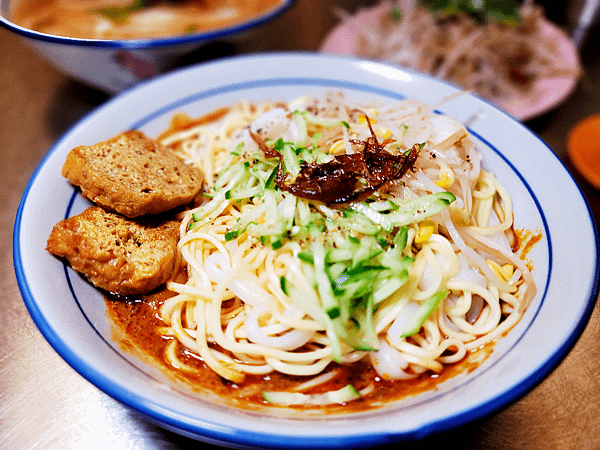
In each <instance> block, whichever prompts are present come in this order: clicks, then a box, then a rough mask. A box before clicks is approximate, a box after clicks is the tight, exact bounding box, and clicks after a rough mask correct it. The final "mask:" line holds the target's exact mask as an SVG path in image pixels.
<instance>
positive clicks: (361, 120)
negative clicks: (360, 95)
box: [358, 110, 377, 125]
mask: <svg viewBox="0 0 600 450" xmlns="http://www.w3.org/2000/svg"><path fill="white" fill-rule="evenodd" d="M367 115H368V116H369V122H371V125H373V124H374V123H375V119H373V116H376V115H377V110H370V111H369V112H368V113H367ZM358 123H359V124H361V125H366V124H367V116H365V115H364V114H362V113H360V114H359V115H358Z"/></svg>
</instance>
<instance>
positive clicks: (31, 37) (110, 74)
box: [0, 0, 294, 94]
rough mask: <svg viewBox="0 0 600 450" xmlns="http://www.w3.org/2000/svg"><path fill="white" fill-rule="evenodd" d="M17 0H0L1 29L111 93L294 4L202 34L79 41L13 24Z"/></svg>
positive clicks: (239, 33) (285, 2) (287, 1)
mask: <svg viewBox="0 0 600 450" xmlns="http://www.w3.org/2000/svg"><path fill="white" fill-rule="evenodd" d="M15 1H16V0H0V26H4V27H5V28H7V29H8V30H10V31H12V32H14V33H16V34H18V35H20V36H21V37H22V38H23V39H24V40H25V42H26V43H27V44H28V45H29V46H30V47H31V48H32V49H34V50H35V51H36V52H37V53H38V54H39V55H40V56H42V57H43V58H45V59H46V60H47V61H48V62H50V63H51V64H53V65H54V66H56V67H57V68H58V69H60V70H61V71H62V72H64V73H66V74H67V75H69V76H71V77H73V78H76V79H78V80H80V81H82V82H84V83H86V84H88V85H90V86H93V87H95V88H98V89H101V90H103V91H105V92H108V93H110V94H114V93H117V92H120V91H122V90H123V89H126V88H128V87H130V86H133V85H134V84H136V83H139V82H140V81H143V80H147V79H149V78H152V77H154V76H156V75H159V74H161V73H164V72H166V71H168V70H170V69H171V67H172V66H173V65H174V64H176V63H177V61H178V59H179V58H181V57H182V56H185V55H186V54H189V53H191V52H193V51H195V50H197V49H199V48H200V47H202V46H203V45H205V44H208V43H209V42H212V41H216V40H235V39H239V38H240V37H242V36H243V35H244V34H245V33H247V32H249V31H250V30H252V29H254V28H256V27H258V26H260V25H262V24H265V23H267V22H269V21H272V20H275V19H276V18H278V17H279V16H280V15H281V14H283V13H284V12H285V11H287V10H288V9H289V8H290V7H291V6H292V5H293V4H294V0H282V1H281V2H280V3H279V4H278V5H277V6H275V7H274V8H271V9H269V10H267V11H265V12H263V13H261V14H260V15H257V16H250V17H247V18H245V19H244V20H243V21H242V22H240V23H237V24H235V25H231V26H227V27H223V28H216V29H213V30H210V31H206V32H202V33H192V34H188V35H185V36H175V37H168V38H157V39H128V40H100V39H77V38H72V37H63V36H54V35H50V34H45V33H39V32H37V31H32V30H29V29H27V28H24V27H21V26H19V25H16V24H15V23H13V22H11V21H10V20H9V17H10V12H11V7H12V6H11V5H12V4H14V2H15Z"/></svg>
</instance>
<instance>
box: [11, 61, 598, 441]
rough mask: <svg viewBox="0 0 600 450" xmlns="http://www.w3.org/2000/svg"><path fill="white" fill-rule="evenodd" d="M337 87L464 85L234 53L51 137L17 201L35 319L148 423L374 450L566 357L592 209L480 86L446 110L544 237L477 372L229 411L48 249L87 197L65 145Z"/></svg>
mask: <svg viewBox="0 0 600 450" xmlns="http://www.w3.org/2000/svg"><path fill="white" fill-rule="evenodd" d="M300 74H301V75H300ZM199 79H201V80H203V83H202V84H201V85H200V84H199V83H198V80H199ZM331 90H338V91H343V92H344V93H345V95H346V96H347V98H349V99H354V100H358V101H364V102H367V101H380V100H387V101H394V100H397V99H403V98H412V99H417V100H422V101H425V102H427V103H429V104H436V103H437V102H439V101H441V100H442V99H444V98H446V97H447V96H449V95H452V94H455V93H456V92H458V91H457V90H456V89H455V88H454V87H452V86H450V85H448V84H445V83H442V82H440V81H437V80H433V79H431V78H429V77H426V76H423V75H420V74H418V73H416V72H411V71H407V70H403V69H399V68H396V67H392V66H389V65H385V64H381V63H374V62H369V61H363V60H357V59H354V58H345V57H332V56H325V55H316V54H302V53H298V54H271V55H254V56H247V57H238V58H230V59H224V60H221V61H215V62H211V63H206V64H203V65H199V66H196V67H190V68H187V69H182V70H178V71H175V72H173V73H171V74H167V75H164V76H161V77H157V78H156V79H154V80H152V81H149V82H146V83H143V84H141V85H139V86H136V87H134V88H132V89H130V90H128V91H126V92H124V93H123V94H121V95H119V96H116V97H115V98H113V99H112V100H110V101H109V102H107V103H106V104H105V105H103V106H102V107H100V108H99V109H97V110H96V111H94V112H92V113H91V114H89V115H88V116H87V117H86V118H84V119H83V120H82V121H81V122H79V123H78V124H76V125H75V126H74V127H73V128H72V129H71V130H70V131H69V132H68V133H67V134H66V135H65V136H64V137H62V139H60V141H59V142H57V143H56V145H55V146H54V147H53V148H52V149H51V150H50V151H49V152H48V154H47V156H46V157H45V159H44V160H43V161H42V163H41V164H40V166H39V167H38V169H37V170H36V172H35V174H34V176H33V178H32V180H31V181H30V183H29V185H28V188H27V190H26V192H25V194H24V196H23V199H22V202H21V205H20V207H19V211H18V214H17V219H16V223H15V230H14V263H15V270H16V274H17V279H18V282H19V286H20V289H21V292H22V295H23V298H24V301H25V303H26V305H27V307H28V309H29V312H30V314H31V316H32V317H33V319H34V321H35V323H36V325H37V326H38V328H39V329H40V330H41V332H42V333H43V335H44V337H45V338H46V339H47V340H48V342H49V343H50V344H51V345H52V346H53V347H54V349H55V350H56V351H57V352H58V353H59V354H60V355H61V356H62V357H63V358H64V359H65V360H66V361H67V362H68V363H69V364H70V365H71V366H72V367H73V368H74V369H75V370H76V371H78V372H79V373H80V374H81V375H82V376H84V377H85V378H86V379H87V380H89V381H90V382H91V383H93V384H94V385H96V386H97V387H98V388H99V389H101V390H102V391H104V392H106V393H107V394H109V395H110V396H112V397H114V398H115V399H117V400H119V401H120V402H122V403H124V404H125V405H128V406H129V407H132V408H133V409H135V410H137V411H139V412H141V413H143V414H144V415H145V416H146V417H147V418H148V419H150V420H151V421H153V422H156V423H158V424H160V425H161V426H163V427H165V428H168V429H170V430H174V431H176V432H178V433H181V434H183V435H186V436H190V437H194V438H197V439H200V440H204V441H208V442H211V443H216V444H221V445H227V446H233V447H242V446H250V447H260V448H269V447H271V448H301V447H305V446H307V445H308V444H307V442H308V443H309V444H310V446H311V447H318V448H342V447H346V448H347V447H362V448H365V447H371V446H374V445H378V444H384V443H389V442H393V441H406V440H411V439H418V438H420V437H423V436H425V435H427V434H430V433H433V432H439V431H443V430H447V429H450V428H454V427H457V426H460V425H463V424H465V423H467V422H470V421H472V420H476V419H478V418H481V417H483V416H485V415H487V414H490V413H493V412H496V411H498V410H499V409H501V408H503V407H505V406H507V405H508V404H510V403H511V402H513V401H515V400H517V399H519V398H520V397H522V396H523V395H525V394H526V393H527V392H528V391H529V390H531V389H532V388H533V387H535V386H536V385H537V384H538V383H539V382H541V381H542V380H543V378H544V377H545V376H546V375H548V374H549V373H550V372H551V371H552V369H553V368H554V367H556V365H557V364H558V363H559V362H560V361H561V360H562V359H563V358H564V357H565V356H566V354H567V353H568V351H569V350H570V349H571V348H572V346H573V345H574V344H575V342H576V340H577V338H578V337H579V335H580V333H581V332H582V331H583V327H584V326H585V324H586V322H587V319H588V318H589V315H590V313H591V310H592V307H593V304H594V302H595V300H596V297H597V282H598V280H597V264H598V240H597V236H596V230H595V224H594V221H593V218H592V215H591V213H590V210H589V208H588V205H587V204H586V202H585V200H584V197H583V196H582V194H581V191H580V190H579V188H578V187H577V185H576V184H575V182H574V181H573V179H572V177H571V176H570V174H569V173H568V172H567V171H566V169H565V168H564V166H563V165H562V163H561V162H560V160H559V159H558V158H557V157H556V156H555V155H554V153H553V152H552V151H551V150H550V149H549V148H548V147H547V146H546V145H545V144H543V143H542V142H541V141H540V140H539V139H538V138H537V137H536V136H534V135H533V134H532V133H530V132H529V131H528V130H527V129H526V128H525V127H523V126H522V125H520V124H519V123H518V122H516V121H515V120H514V119H512V118H510V117H509V116H508V115H506V114H505V113H503V112H501V111H499V110H497V109H496V108H494V107H492V106H490V105H489V104H487V103H485V102H483V101H481V100H480V99H478V98H476V97H474V96H471V95H460V96H457V97H455V98H453V99H452V100H449V101H447V102H445V103H443V104H441V105H440V106H439V107H438V110H439V111H441V112H443V113H445V114H448V115H450V116H454V117H456V118H457V119H458V120H460V121H462V122H463V123H466V124H467V127H468V130H469V132H470V134H471V137H472V139H473V140H474V141H475V143H476V146H477V149H478V151H479V152H480V153H481V154H482V156H483V167H484V168H486V169H487V170H490V171H491V172H493V173H494V174H495V175H496V177H497V178H498V179H499V181H500V182H501V183H502V184H503V185H504V186H506V187H507V189H508V190H509V193H510V195H511V197H512V200H513V202H514V215H515V228H516V229H525V230H532V231H534V232H535V231H540V232H541V234H542V239H541V241H540V242H538V243H537V244H536V245H535V246H534V247H533V249H532V250H531V251H530V252H529V254H528V257H529V259H530V260H531V261H532V265H533V276H534V280H535V282H536V285H537V288H538V293H537V295H536V297H535V298H534V299H533V302H532V304H531V306H530V307H529V309H528V310H527V311H526V313H525V315H524V317H523V318H522V319H521V321H520V322H519V323H518V324H517V325H516V326H515V327H514V328H513V329H512V330H511V331H510V332H509V333H508V334H507V335H506V336H504V337H502V338H501V339H500V340H498V342H497V343H496V344H495V346H494V348H493V352H492V353H491V355H490V356H489V357H488V358H487V359H486V360H485V361H484V362H483V363H482V364H481V365H480V366H479V367H477V368H476V369H475V370H472V371H470V372H467V371H465V373H461V374H458V375H456V376H455V377H453V378H452V379H450V380H449V381H447V382H444V383H442V384H440V385H438V387H437V388H436V389H434V390H431V391H429V392H426V393H424V394H419V395H416V396H413V397H408V398H406V399H404V400H401V401H398V402H394V403H391V404H388V405H385V406H383V407H381V408H378V409H375V410H372V411H368V412H358V413H347V414H336V415H330V416H326V417H323V416H315V415H303V413H302V411H297V410H296V411H294V410H291V409H290V410H289V414H284V415H283V416H282V415H281V410H277V411H274V412H269V411H268V410H265V411H263V410H260V411H259V410H240V409H235V408H231V407H228V406H226V405H224V404H223V403H222V402H219V401H218V400H216V399H209V398H200V397H199V396H197V395H194V394H193V393H191V392H189V391H186V390H185V389H183V388H180V387H175V386H174V385H173V384H171V383H170V382H169V381H167V379H166V378H165V377H164V376H162V375H161V374H160V373H159V372H158V371H157V370H155V369H153V368H152V367H150V366H148V365H146V364H144V363H143V362H141V361H140V360H138V359H136V358H134V357H132V356H130V355H129V354H126V353H124V352H123V351H122V350H121V348H120V347H119V345H118V343H116V342H115V341H113V339H112V338H111V328H110V325H109V323H108V321H107V318H106V315H105V303H104V300H103V298H102V296H101V295H100V293H98V292H97V291H96V290H95V289H94V288H93V287H91V286H90V285H89V284H88V283H86V282H85V281H83V280H82V278H81V277H79V276H78V275H76V274H75V273H74V272H73V271H72V270H71V269H69V268H67V267H65V266H64V265H63V264H61V262H60V261H58V260H57V259H55V258H54V257H53V256H51V255H50V254H49V253H48V252H46V251H45V246H46V240H47V237H48V235H49V234H50V231H51V229H52V226H53V224H54V223H56V222H58V221H60V220H62V219H63V218H65V217H67V216H71V215H74V214H77V213H78V212H80V211H81V210H83V209H84V208H85V207H86V206H87V205H88V203H87V202H86V201H85V200H83V199H82V197H81V195H80V194H79V193H78V192H77V191H75V190H74V189H73V187H72V186H71V185H70V184H69V183H68V182H67V181H66V180H65V179H63V178H62V177H61V175H60V172H61V167H62V164H63V163H64V160H65V158H66V155H67V153H68V152H69V151H70V150H71V149H72V148H73V147H75V146H78V145H91V144H94V143H96V142H99V141H102V140H105V139H107V138H110V137H112V136H114V135H116V134H118V133H119V132H121V131H125V130H129V129H139V130H141V131H143V132H145V133H147V134H148V135H150V136H157V135H158V133H160V131H162V130H163V129H165V128H166V127H167V126H168V124H169V122H170V119H171V117H172V115H173V114H174V113H176V112H180V111H183V112H185V113H187V114H189V115H190V116H192V117H195V116H200V115H202V114H204V113H207V112H210V111H212V110H214V109H215V108H217V107H219V106H225V105H229V104H233V103H235V102H237V101H239V100H241V99H248V100H251V101H252V100H254V101H259V100H264V99H270V100H278V99H282V100H291V99H293V98H296V97H298V96H300V95H311V96H318V95H322V94H323V93H324V92H326V91H331ZM41 217H43V218H44V220H40V218H41ZM565 217H569V221H568V222H567V221H565ZM574 249H577V253H575V252H574ZM307 439H310V441H307Z"/></svg>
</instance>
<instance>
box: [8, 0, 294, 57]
mask: <svg viewBox="0 0 600 450" xmlns="http://www.w3.org/2000/svg"><path fill="white" fill-rule="evenodd" d="M295 3H296V0H281V3H280V4H279V5H277V6H276V7H275V8H273V9H271V10H268V11H266V12H265V13H262V14H259V15H257V16H255V17H252V18H250V19H249V20H244V21H242V22H240V23H238V24H235V25H231V26H228V27H223V28H216V29H214V30H209V31H204V32H201V33H192V34H186V35H184V36H174V37H166V38H149V39H122V40H120V39H79V38H73V37H64V36H55V35H51V34H46V33H40V32H38V31H34V30H30V29H28V28H25V27H22V26H20V25H17V24H15V23H13V22H11V21H10V20H8V19H7V18H6V15H7V12H6V5H5V4H6V0H0V25H2V26H4V27H5V28H7V29H8V30H10V31H13V32H14V33H16V34H18V35H21V36H23V37H26V38H29V39H33V40H36V41H42V42H52V43H55V44H63V45H73V46H83V47H98V48H115V49H153V48H161V47H167V46H179V45H185V44H191V43H194V42H204V41H206V42H209V41H213V40H216V39H221V38H225V37H228V36H233V35H237V34H240V33H243V32H244V31H247V30H250V29H252V28H255V27H258V26H260V25H262V24H265V23H268V22H270V21H272V20H273V19H275V18H277V17H279V16H280V15H282V14H283V13H284V12H286V11H287V10H288V9H289V8H291V7H292V6H293V5H294V4H295Z"/></svg>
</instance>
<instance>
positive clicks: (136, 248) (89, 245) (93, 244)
mask: <svg viewBox="0 0 600 450" xmlns="http://www.w3.org/2000/svg"><path fill="white" fill-rule="evenodd" d="M178 240H179V222H178V221H176V220H166V221H161V222H158V221H150V220H134V219H128V218H126V217H123V216H121V215H119V214H115V213H112V212H108V211H105V210H104V209H103V208H100V207H97V206H92V207H89V208H87V209H86V210H85V211H84V212H83V213H81V214H79V215H77V216H74V217H70V218H68V219H65V220H63V221H61V222H59V223H57V224H56V225H55V226H54V228H53V229H52V232H51V234H50V237H49V238H48V242H47V247H46V249H47V250H48V251H49V252H50V253H52V254H53V255H55V256H58V257H62V258H66V260H67V261H68V262H69V264H70V265H71V267H72V268H73V269H74V270H76V271H77V272H79V273H81V274H82V275H84V276H85V277H86V278H87V279H88V280H89V281H90V282H91V283H92V284H94V285H95V286H97V287H99V288H101V289H104V290H105V291H108V292H112V293H115V294H119V295H134V294H146V293H148V292H151V291H152V290H154V289H155V288H157V287H158V286H160V285H162V284H163V283H165V282H166V281H167V280H168V279H169V278H170V277H171V276H172V274H173V271H174V269H175V267H176V258H177V242H178Z"/></svg>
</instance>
